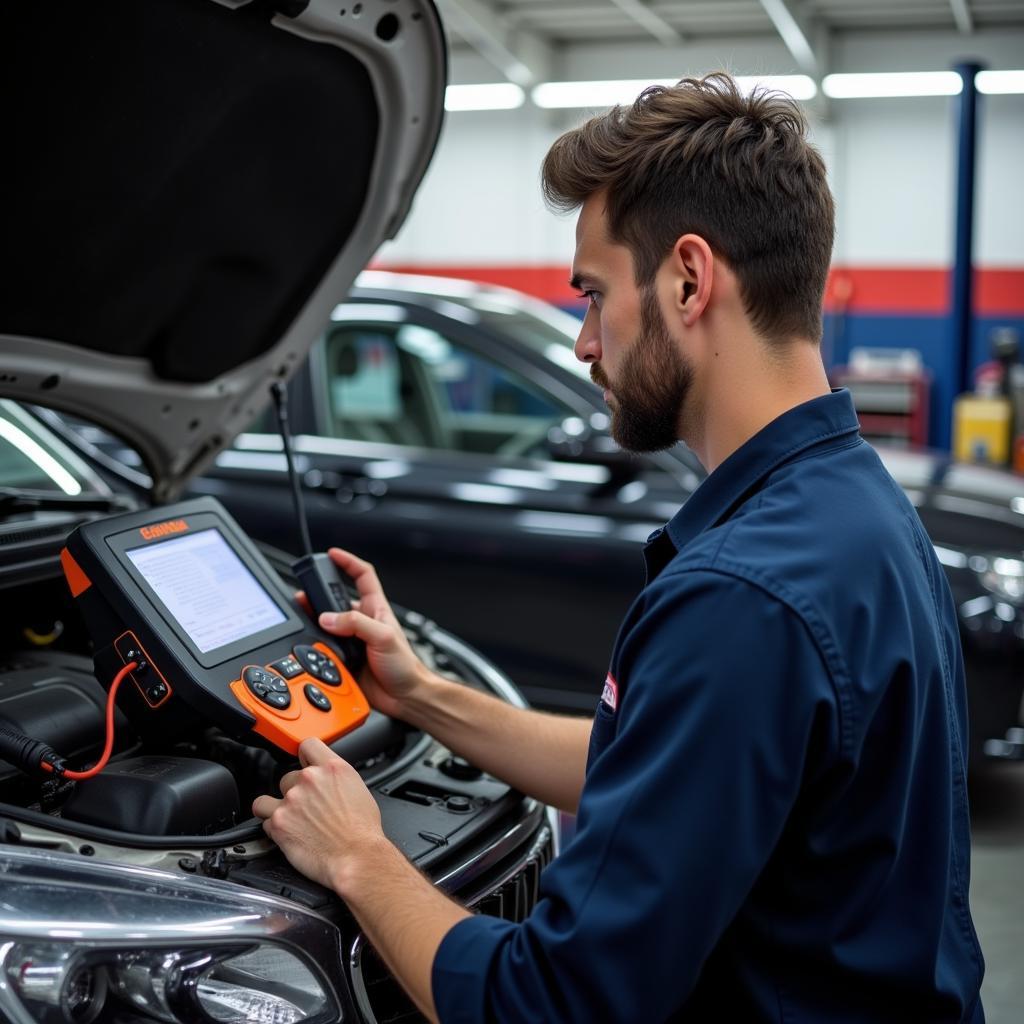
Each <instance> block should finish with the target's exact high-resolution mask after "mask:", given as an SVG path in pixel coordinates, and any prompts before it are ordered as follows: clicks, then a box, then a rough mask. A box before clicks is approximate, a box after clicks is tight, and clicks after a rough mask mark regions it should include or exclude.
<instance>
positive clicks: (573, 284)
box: [569, 270, 601, 292]
mask: <svg viewBox="0 0 1024 1024" xmlns="http://www.w3.org/2000/svg"><path fill="white" fill-rule="evenodd" d="M600 283H601V282H600V281H599V280H598V278H596V277H595V276H594V275H593V274H590V273H588V272H587V271H585V270H580V271H577V272H576V273H575V274H573V275H572V277H570V278H569V287H570V288H575V289H576V291H578V292H581V291H583V290H584V288H583V286H584V285H586V284H598V285H599V284H600Z"/></svg>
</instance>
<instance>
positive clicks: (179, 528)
mask: <svg viewBox="0 0 1024 1024" xmlns="http://www.w3.org/2000/svg"><path fill="white" fill-rule="evenodd" d="M187 529H188V523H186V522H185V520H184V519H168V520H167V522H166V523H154V524H153V525H152V526H142V527H140V528H139V533H141V534H142V536H143V537H145V538H146V540H152V539H153V538H154V537H166V536H167V535H168V534H169V533H184V532H185V531H186V530H187Z"/></svg>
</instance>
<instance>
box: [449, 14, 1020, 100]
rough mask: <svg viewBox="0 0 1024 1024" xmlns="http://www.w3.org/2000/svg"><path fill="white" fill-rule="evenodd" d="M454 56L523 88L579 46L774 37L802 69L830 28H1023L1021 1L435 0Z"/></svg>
mask: <svg viewBox="0 0 1024 1024" xmlns="http://www.w3.org/2000/svg"><path fill="white" fill-rule="evenodd" d="M437 3H438V7H439V8H440V9H441V13H442V17H443V18H444V21H445V23H446V25H447V27H448V30H449V34H450V39H451V43H452V47H453V53H454V55H456V56H458V55H459V53H460V52H468V51H470V50H472V51H475V52H477V53H479V54H480V55H481V56H483V57H484V58H485V59H486V60H487V61H488V62H489V63H491V64H492V65H494V66H495V68H497V69H499V70H500V71H502V72H504V74H505V76H506V77H507V78H508V79H509V80H511V81H514V82H517V83H518V84H520V85H524V86H526V85H530V84H533V83H534V82H535V81H537V80H538V79H540V78H543V77H544V71H543V68H544V66H545V63H546V64H547V66H548V67H550V58H551V54H552V53H557V52H558V50H559V49H561V48H564V47H565V46H567V45H569V44H580V43H588V42H589V43H600V42H604V43H609V42H617V43H623V44H631V43H647V44H650V43H662V44H664V45H667V46H672V45H676V46H678V45H680V44H682V43H693V42H696V41H699V40H700V39H701V38H708V39H710V38H713V37H723V36H728V37H733V38H735V37H757V36H761V37H764V36H774V37H775V38H776V39H777V38H780V37H781V39H782V41H783V42H784V43H785V44H786V46H787V48H788V49H789V51H790V53H791V54H792V56H793V58H794V61H795V62H796V64H797V65H798V66H799V67H800V68H801V69H802V70H804V71H806V72H807V73H810V74H814V73H815V72H816V71H818V72H820V67H819V66H818V65H819V64H820V61H818V60H817V59H816V51H817V50H818V49H819V48H820V47H821V45H822V39H823V38H824V37H825V36H827V34H829V33H840V32H847V31H857V30H868V31H883V32H884V31H886V30H894V29H938V30H945V31H949V32H959V33H962V34H963V35H964V36H965V37H969V36H970V35H971V34H972V33H973V32H975V31H979V30H985V29H1000V28H1005V27H1016V28H1021V27H1024V0H437Z"/></svg>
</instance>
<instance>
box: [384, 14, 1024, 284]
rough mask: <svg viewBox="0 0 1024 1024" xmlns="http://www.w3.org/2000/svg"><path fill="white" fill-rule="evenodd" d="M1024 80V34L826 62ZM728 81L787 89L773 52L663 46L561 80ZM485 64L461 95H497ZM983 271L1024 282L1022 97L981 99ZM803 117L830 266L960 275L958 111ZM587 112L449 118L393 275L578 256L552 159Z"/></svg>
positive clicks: (848, 50) (565, 61) (391, 259)
mask: <svg viewBox="0 0 1024 1024" xmlns="http://www.w3.org/2000/svg"><path fill="white" fill-rule="evenodd" d="M964 58H978V59H980V60H981V61H982V62H983V63H987V64H988V65H989V66H990V67H996V68H1001V67H1016V68H1020V67H1022V66H1024V33H1022V32H1016V33H1011V32H1001V33H992V32H988V33H975V34H974V35H973V36H970V37H965V36H961V35H957V34H955V33H890V34H888V35H885V36H879V35H877V34H874V35H873V34H858V35H851V36H845V37H842V38H840V39H837V40H836V41H835V42H834V43H833V44H832V46H831V54H830V58H829V59H830V68H831V70H833V71H872V70H896V69H899V70H940V69H943V68H947V67H949V66H951V65H952V64H953V63H954V62H955V61H957V60H958V59H964ZM722 66H726V67H728V68H729V69H730V70H732V71H734V72H735V73H738V74H752V73H792V72H793V71H794V70H795V68H794V67H793V62H792V59H791V58H790V57H789V55H788V53H787V52H786V51H785V49H784V48H783V47H782V46H781V44H779V43H778V42H777V41H776V40H775V39H773V38H766V39H764V40H757V39H753V40H740V41H728V40H721V41H713V42H708V43H702V44H701V45H700V46H699V47H688V48H686V49H685V50H684V52H683V53H682V54H673V53H671V52H670V51H668V50H667V49H665V48H663V47H659V46H657V45H654V46H651V47H646V46H632V47H613V46H607V45H602V46H585V47H584V46H580V47H570V48H568V49H567V50H566V51H565V52H564V53H562V54H561V55H560V57H559V58H558V61H557V73H556V74H555V77H557V78H562V79H589V78H619V77H623V78H633V77H636V78H645V77H650V78H660V77H673V76H675V75H676V74H682V73H701V72H704V71H707V70H712V69H714V68H717V67H722ZM497 79H498V75H497V74H496V73H495V72H494V71H493V70H492V69H490V68H489V67H488V66H487V65H486V64H485V63H484V62H483V61H482V60H479V59H478V58H475V57H472V56H458V55H457V56H456V58H455V59H454V61H453V67H452V80H453V81H463V82H465V81H495V80H497ZM981 103H982V108H981V115H980V121H979V164H978V186H979V188H978V201H977V221H976V244H975V257H976V261H977V262H978V263H979V264H980V265H984V266H1008V267H1024V198H1022V191H1024V184H1022V183H1024V96H991V97H982V98H981ZM823 107H824V105H823V104H821V103H820V102H819V101H815V102H814V103H812V104H811V105H810V107H809V113H810V114H811V117H812V125H813V137H814V139H815V142H816V143H817V144H818V145H819V146H820V147H821V149H822V151H823V153H824V155H825V158H826V161H827V163H828V166H829V173H830V176H831V179H832V184H833V189H834V191H835V194H836V199H837V203H838V209H839V216H838V225H837V226H838V237H837V243H836V250H835V261H836V262H837V263H841V264H846V265H874V266H918V267H925V266H931V267H941V266H948V265H949V264H950V263H951V262H952V253H953V235H954V202H955V197H954V190H955V174H956V142H957V135H956V121H955V115H956V100H955V99H953V98H921V99H908V100H893V99H889V100H872V101H865V100H857V101H832V102H831V103H829V104H828V106H827V109H823ZM583 116H584V114H583V112H581V111H545V110H539V109H537V108H536V107H534V106H532V104H529V103H527V105H526V106H524V107H523V108H521V109H519V110H515V111H496V112H493V113H483V112H479V113H478V112H472V113H453V114H449V115H448V117H447V122H446V126H445V129H444V133H443V135H442V139H441V142H440V145H439V147H438V151H437V154H436V156H435V159H434V162H433V164H432V166H431V169H430V171H429V172H428V175H427V178H426V180H425V182H424V185H423V187H422V188H421V190H420V193H419V195H418V197H417V199H416V203H415V206H414V208H413V212H412V215H411V216H410V218H409V220H408V221H407V223H406V225H405V226H404V227H403V229H402V231H401V233H400V235H399V236H398V238H397V239H396V240H395V241H394V242H391V243H389V244H387V245H385V246H384V248H383V249H382V250H381V252H380V253H379V255H378V259H379V260H381V261H383V262H387V263H395V264H418V265H423V266H430V265H434V264H448V265H502V266H505V265H545V264H547V265H550V264H558V263H567V262H568V260H569V258H570V257H571V253H572V218H571V217H569V218H557V217H555V216H553V215H552V214H551V213H549V212H548V211H547V210H546V209H545V208H544V206H543V203H542V202H541V199H540V192H539V188H538V180H539V167H540V162H541V160H542V158H543V155H544V153H545V151H546V150H547V147H548V146H549V145H550V143H551V142H552V141H553V140H554V139H555V138H556V137H557V136H558V135H559V134H560V133H561V132H562V131H564V130H565V129H566V128H569V127H571V126H573V125H575V124H577V123H579V121H580V120H581V119H582V118H583Z"/></svg>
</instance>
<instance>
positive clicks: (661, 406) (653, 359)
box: [590, 288, 694, 453]
mask: <svg viewBox="0 0 1024 1024" xmlns="http://www.w3.org/2000/svg"><path fill="white" fill-rule="evenodd" d="M693 377H694V373H693V366H692V365H691V364H690V362H689V361H688V360H687V359H686V358H685V357H684V356H683V355H681V354H680V353H679V352H678V351H677V349H676V347H675V344H674V343H673V341H672V337H671V335H670V334H669V330H668V325H667V324H666V323H665V318H664V317H663V316H662V315H661V309H660V308H659V307H658V300H657V297H656V296H655V294H654V289H653V288H643V289H642V290H641V298H640V336H639V337H638V338H637V339H636V341H635V342H634V343H633V344H632V345H631V346H630V348H629V350H628V351H627V352H626V354H625V356H624V357H623V360H622V366H621V368H620V369H619V372H618V374H617V378H616V381H615V383H614V385H613V384H612V383H611V382H610V381H609V380H608V377H607V376H606V375H605V372H604V369H603V368H602V367H601V364H600V363H594V364H593V365H592V366H591V367H590V379H591V380H592V381H593V382H594V383H595V384H597V385H598V386H599V387H602V388H606V389H607V390H609V391H610V392H611V394H612V400H613V401H614V405H612V404H611V403H609V408H610V410H611V414H612V424H611V434H612V437H613V438H614V439H615V441H616V442H617V443H618V444H619V446H620V447H622V448H624V449H626V451H630V452H636V453H640V452H658V451H662V450H664V449H665V448H671V447H672V445H674V444H675V443H676V442H677V441H678V440H679V435H680V427H681V424H682V421H683V406H684V403H685V402H686V396H687V393H688V392H689V390H690V386H691V385H692V384H693Z"/></svg>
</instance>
